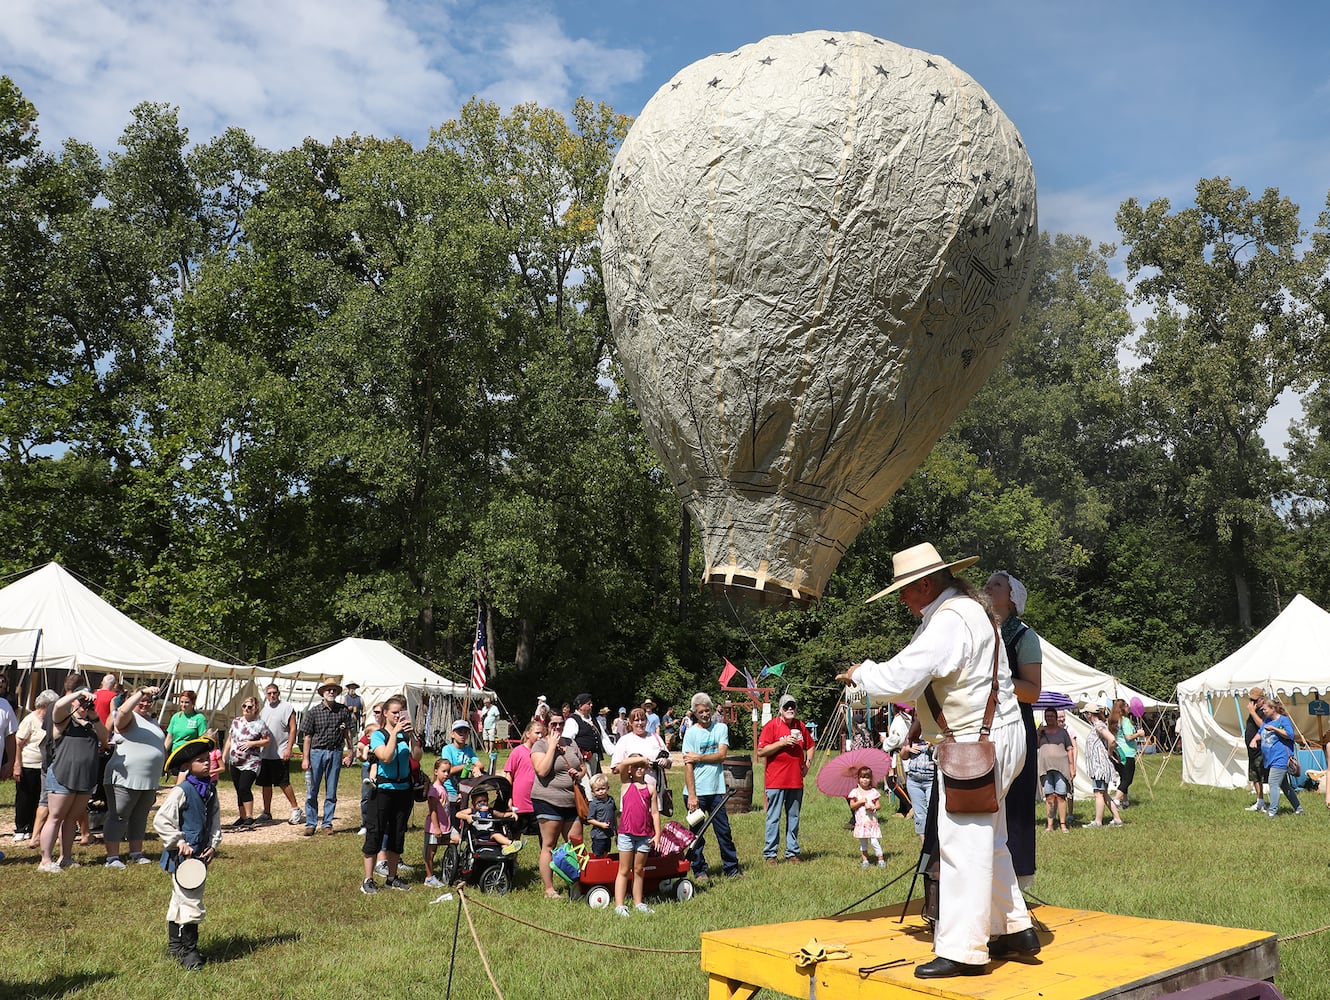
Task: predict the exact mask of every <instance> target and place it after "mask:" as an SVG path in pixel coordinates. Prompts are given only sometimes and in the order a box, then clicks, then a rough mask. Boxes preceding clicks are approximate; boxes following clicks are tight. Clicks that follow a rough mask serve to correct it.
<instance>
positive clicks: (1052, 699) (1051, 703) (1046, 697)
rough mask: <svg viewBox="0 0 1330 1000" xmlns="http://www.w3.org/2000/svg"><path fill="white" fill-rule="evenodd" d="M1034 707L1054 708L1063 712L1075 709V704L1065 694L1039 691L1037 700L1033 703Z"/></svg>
mask: <svg viewBox="0 0 1330 1000" xmlns="http://www.w3.org/2000/svg"><path fill="white" fill-rule="evenodd" d="M1034 707H1035V708H1039V709H1048V708H1055V709H1057V710H1058V711H1065V710H1067V709H1071V708H1075V707H1076V703H1075V702H1073V701H1072V700H1071V699H1070V698H1068V697H1067V696H1066V695H1065V694H1061V693H1059V692H1057V691H1040V692H1039V700H1038V701H1036V702H1035V703H1034Z"/></svg>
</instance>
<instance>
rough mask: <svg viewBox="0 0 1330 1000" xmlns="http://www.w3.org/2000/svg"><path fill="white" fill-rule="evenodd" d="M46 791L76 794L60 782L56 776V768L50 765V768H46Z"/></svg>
mask: <svg viewBox="0 0 1330 1000" xmlns="http://www.w3.org/2000/svg"><path fill="white" fill-rule="evenodd" d="M46 791H47V793H48V794H50V795H73V794H74V793H73V792H71V791H70V790H69V789H68V788H66V787H65V786H64V785H62V784H60V782H59V780H57V778H56V776H55V768H53V767H48V768H47V769H46Z"/></svg>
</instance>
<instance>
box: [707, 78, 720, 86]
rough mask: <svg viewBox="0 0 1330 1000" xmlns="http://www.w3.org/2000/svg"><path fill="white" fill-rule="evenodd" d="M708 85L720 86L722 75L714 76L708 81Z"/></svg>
mask: <svg viewBox="0 0 1330 1000" xmlns="http://www.w3.org/2000/svg"><path fill="white" fill-rule="evenodd" d="M707 86H708V87H719V86H720V77H718V76H713V77H712V78H711V79H710V80H708V81H707Z"/></svg>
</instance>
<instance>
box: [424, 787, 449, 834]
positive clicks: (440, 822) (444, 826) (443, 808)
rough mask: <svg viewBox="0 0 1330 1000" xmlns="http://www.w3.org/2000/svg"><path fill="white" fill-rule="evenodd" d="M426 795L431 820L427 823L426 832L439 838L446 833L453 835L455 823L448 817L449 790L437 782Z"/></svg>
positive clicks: (427, 820)
mask: <svg viewBox="0 0 1330 1000" xmlns="http://www.w3.org/2000/svg"><path fill="white" fill-rule="evenodd" d="M425 794H426V799H425V801H426V806H427V808H428V809H429V818H428V819H426V821H425V832H426V833H432V834H434V835H435V836H438V837H441V836H443V835H444V834H445V833H451V832H452V829H453V822H452V817H450V816H449V815H448V790H447V789H446V788H444V787H443V785H441V784H439V783H438V782H437V781H436V782H435V783H434V784H432V785H430V786H429V791H428V792H426V793H425Z"/></svg>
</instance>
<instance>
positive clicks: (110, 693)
mask: <svg viewBox="0 0 1330 1000" xmlns="http://www.w3.org/2000/svg"><path fill="white" fill-rule="evenodd" d="M113 701H115V688H98V689H97V693H96V694H94V695H93V696H92V709H93V711H94V712H96V713H97V718H99V719H101V720H102V725H103V726H106V725H110V723H109V722H108V721H107V720H109V719H110V718H111V702H113Z"/></svg>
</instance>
